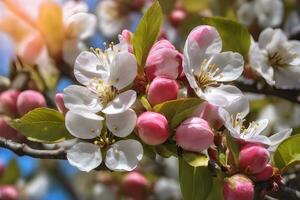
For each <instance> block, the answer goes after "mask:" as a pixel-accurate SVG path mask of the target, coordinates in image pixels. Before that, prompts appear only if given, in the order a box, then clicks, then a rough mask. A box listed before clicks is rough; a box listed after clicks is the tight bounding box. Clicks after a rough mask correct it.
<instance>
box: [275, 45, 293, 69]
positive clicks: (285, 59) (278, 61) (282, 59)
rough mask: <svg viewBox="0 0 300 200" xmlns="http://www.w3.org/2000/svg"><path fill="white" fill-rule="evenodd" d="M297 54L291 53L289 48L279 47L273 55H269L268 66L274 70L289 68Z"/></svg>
mask: <svg viewBox="0 0 300 200" xmlns="http://www.w3.org/2000/svg"><path fill="white" fill-rule="evenodd" d="M296 57H297V54H296V53H294V52H291V50H290V49H289V48H285V47H282V46H280V47H279V49H278V50H277V51H276V52H274V53H269V64H270V65H271V66H273V67H275V68H279V67H285V66H289V63H291V62H292V61H293V60H294V59H295V58H296Z"/></svg>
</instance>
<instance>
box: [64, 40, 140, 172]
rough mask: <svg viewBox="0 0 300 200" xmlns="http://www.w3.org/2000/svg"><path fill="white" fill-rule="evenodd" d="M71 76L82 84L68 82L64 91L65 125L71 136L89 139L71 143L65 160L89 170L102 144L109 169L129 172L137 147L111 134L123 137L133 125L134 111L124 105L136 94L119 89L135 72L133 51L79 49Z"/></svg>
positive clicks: (99, 158) (96, 161)
mask: <svg viewBox="0 0 300 200" xmlns="http://www.w3.org/2000/svg"><path fill="white" fill-rule="evenodd" d="M74 74H75V77H76V78H77V80H78V81H79V82H80V83H82V84H83V85H85V86H76V85H71V86H69V87H67V88H66V89H65V90H64V93H65V95H64V104H65V106H66V108H68V109H69V111H68V112H67V114H66V117H65V121H66V122H65V123H66V128H67V129H68V131H69V132H70V133H71V134H72V135H73V136H75V137H77V138H80V139H93V143H88V142H80V143H78V144H76V145H74V146H72V147H71V148H70V149H69V150H68V152H67V159H68V161H69V162H70V164H71V165H74V166H76V167H77V168H79V169H80V170H82V171H90V170H92V169H94V168H96V167H97V166H99V165H100V164H101V163H102V153H101V148H105V149H107V151H106V158H105V164H106V166H107V167H108V168H109V169H111V170H117V171H120V170H126V171H131V170H133V169H134V168H135V167H136V166H137V163H138V161H140V160H141V159H142V156H143V147H142V145H141V144H140V143H139V142H138V141H135V140H131V139H128V140H119V141H117V140H118V139H117V138H115V137H118V138H124V137H126V136H128V135H129V134H130V133H131V132H132V131H133V129H134V127H135V125H136V120H137V116H136V113H135V111H134V110H132V109H130V107H131V106H132V105H133V104H134V102H135V100H136V92H135V91H133V90H127V91H126V90H125V87H127V86H128V85H130V84H131V83H132V82H133V80H134V78H135V76H136V74H137V63H136V59H135V57H134V55H133V54H131V53H129V52H128V51H127V48H126V50H122V48H121V46H120V45H116V46H113V45H110V49H106V50H105V52H101V51H100V50H95V51H94V53H92V52H88V51H84V52H82V53H81V54H80V55H79V56H78V57H77V59H76V62H75V68H74ZM104 119H105V129H103V126H104V125H103V123H102V122H103V121H104ZM106 128H107V129H106Z"/></svg>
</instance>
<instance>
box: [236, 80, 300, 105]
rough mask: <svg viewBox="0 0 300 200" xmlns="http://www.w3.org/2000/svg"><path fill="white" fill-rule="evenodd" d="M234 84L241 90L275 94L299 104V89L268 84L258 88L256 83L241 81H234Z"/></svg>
mask: <svg viewBox="0 0 300 200" xmlns="http://www.w3.org/2000/svg"><path fill="white" fill-rule="evenodd" d="M235 85H236V86H237V87H238V88H240V89H241V90H242V91H243V92H251V93H256V94H265V95H272V96H277V97H280V98H283V99H286V100H289V101H291V102H294V103H298V104H300V90H283V89H276V88H270V87H268V86H263V87H262V88H259V87H258V86H257V85H256V84H245V83H241V82H236V83H235Z"/></svg>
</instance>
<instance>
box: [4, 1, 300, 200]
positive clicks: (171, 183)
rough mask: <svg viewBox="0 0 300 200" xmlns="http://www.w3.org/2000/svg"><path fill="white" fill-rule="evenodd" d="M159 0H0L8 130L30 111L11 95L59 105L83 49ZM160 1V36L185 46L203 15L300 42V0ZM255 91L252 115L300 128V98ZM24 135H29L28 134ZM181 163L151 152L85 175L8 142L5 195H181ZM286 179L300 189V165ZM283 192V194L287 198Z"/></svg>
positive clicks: (139, 198)
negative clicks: (126, 168)
mask: <svg viewBox="0 0 300 200" xmlns="http://www.w3.org/2000/svg"><path fill="white" fill-rule="evenodd" d="M151 3H152V1H151V0H102V1H101V0H86V1H84V0H82V1H72V0H69V1H63V0H26V1H24V0H0V92H1V94H0V105H1V103H2V106H0V132H1V134H0V135H1V136H2V137H4V136H5V134H11V135H14V136H16V135H18V136H20V135H19V133H16V131H14V130H9V128H8V127H7V126H8V124H7V121H8V119H11V118H17V117H21V116H22V115H24V113H26V112H27V111H24V112H20V111H19V110H18V111H15V110H14V109H16V108H12V109H10V108H9V109H8V110H7V107H5V106H7V105H5V106H4V105H3V104H4V103H3V102H6V99H7V98H9V99H11V98H15V97H14V96H15V95H16V93H18V92H21V91H26V90H34V91H38V92H39V93H40V94H42V95H43V96H44V98H45V100H46V104H47V106H49V107H53V108H55V94H56V93H59V92H62V91H63V89H64V88H65V87H66V86H68V85H70V84H73V83H75V79H74V76H73V68H72V67H73V64H74V60H75V58H76V56H77V55H78V54H79V52H81V51H83V50H84V49H89V48H90V47H93V48H101V49H103V48H106V47H107V44H109V43H110V42H114V43H118V35H119V34H121V33H122V31H123V30H124V29H128V30H130V31H131V32H134V31H135V29H136V27H137V25H138V22H139V20H140V19H141V17H142V15H143V12H144V11H145V10H146V9H147V8H148V7H149V6H150V5H151ZM160 3H161V5H162V7H163V11H164V14H165V22H164V26H163V27H162V30H161V34H160V38H166V39H168V40H169V41H171V42H172V43H173V44H174V45H175V46H176V48H177V49H178V50H179V51H180V52H182V48H183V45H184V42H185V39H186V36H187V34H188V33H189V31H190V30H191V29H192V28H193V27H195V26H196V25H199V21H200V20H199V19H200V18H201V17H208V16H221V17H226V18H229V19H232V20H236V21H239V22H240V23H242V24H243V25H245V26H246V27H247V28H248V30H249V32H250V33H251V35H252V37H253V39H254V40H257V38H258V36H259V33H260V32H261V31H262V30H264V29H265V28H267V27H272V28H281V29H282V30H283V31H284V32H285V34H286V35H287V36H288V38H290V39H294V40H300V1H299V0H284V1H283V0H160ZM78 12H84V13H87V14H89V15H90V16H89V17H90V18H89V19H87V21H85V22H84V25H82V23H80V22H78V21H76V20H75V19H74V18H72V15H73V14H74V13H78ZM41 35H42V36H43V37H41ZM233 39H234V38H233ZM243 80H244V81H246V82H247V81H248V82H249V81H250V82H251V81H253V80H255V73H253V72H252V71H251V70H250V69H249V70H247V68H246V69H245V73H244V77H243ZM3 94H5V95H6V96H7V95H8V97H6V96H5V95H3ZM1 95H2V97H1ZM248 96H249V99H250V100H251V112H250V113H251V114H250V116H249V120H254V119H257V118H268V119H269V120H270V122H271V123H270V125H269V127H268V133H266V134H269V133H272V132H277V131H279V130H282V129H283V128H286V127H292V128H293V129H294V132H297V131H298V130H300V106H299V104H296V103H292V102H289V101H287V100H283V99H280V98H278V97H273V96H264V95H257V94H250V93H249V94H248ZM8 107H9V105H8ZM37 107H38V106H37ZM30 109H33V108H30ZM30 109H29V110H30ZM4 130H8V131H7V132H6V133H4ZM9 131H11V132H9ZM8 132H9V133H8ZM19 140H20V141H22V140H24V138H22V136H20V138H19ZM47 148H49V149H51V148H54V147H53V146H51V145H49V146H48V147H47ZM151 159H154V161H153V160H151ZM177 165H178V164H177V159H176V158H174V157H170V158H162V157H159V156H156V157H155V155H151V154H149V155H146V156H145V158H144V160H143V162H142V163H141V164H140V165H139V167H138V169H137V170H136V171H135V172H132V173H129V174H128V173H116V172H111V173H110V172H105V171H93V172H91V173H84V172H80V171H78V170H77V169H76V168H74V167H72V166H71V165H69V164H68V162H67V161H56V160H38V159H34V158H31V157H28V156H23V157H18V156H16V155H15V154H14V153H12V152H11V151H9V150H6V149H3V148H0V176H2V179H1V180H2V181H3V179H5V181H6V183H5V187H4V184H3V182H2V183H1V180H0V199H7V200H9V199H14V198H13V197H15V199H25V200H27V199H28V200H57V199H59V200H79V199H80V200H81V199H103V200H114V199H116V200H117V199H136V200H143V199H157V200H180V199H181V195H180V188H179V184H178V172H177V171H178V169H177ZM3 177H5V178H3ZM284 181H286V183H287V184H288V185H289V186H290V187H291V188H293V189H295V190H297V191H298V190H299V191H300V173H298V168H297V167H295V169H294V170H291V171H290V172H288V173H287V174H286V175H285V176H284ZM8 183H9V184H8ZM1 184H2V186H1ZM1 188H2V189H1ZM1 192H2V196H1ZM16 193H17V194H16ZM7 194H8V195H11V196H5V195H7ZM14 195H15V196H14ZM280 195H281V194H279V196H277V198H278V199H286V198H285V197H284V196H280Z"/></svg>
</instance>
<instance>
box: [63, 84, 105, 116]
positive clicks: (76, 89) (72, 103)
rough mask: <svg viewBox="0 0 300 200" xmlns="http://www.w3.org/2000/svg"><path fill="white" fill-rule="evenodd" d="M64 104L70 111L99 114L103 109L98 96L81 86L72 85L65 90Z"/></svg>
mask: <svg viewBox="0 0 300 200" xmlns="http://www.w3.org/2000/svg"><path fill="white" fill-rule="evenodd" d="M64 104H65V107H66V108H68V109H70V110H87V111H90V112H93V113H97V112H99V111H100V110H101V109H102V106H101V104H100V100H99V98H98V96H97V95H96V94H94V93H92V92H91V91H90V90H89V89H87V88H86V87H83V86H79V85H70V86H68V87H67V88H65V89H64Z"/></svg>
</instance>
